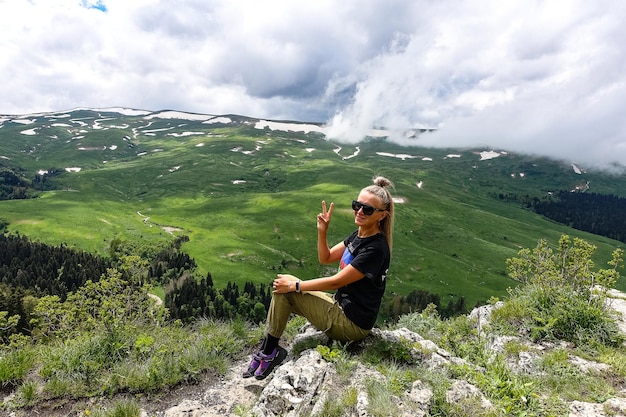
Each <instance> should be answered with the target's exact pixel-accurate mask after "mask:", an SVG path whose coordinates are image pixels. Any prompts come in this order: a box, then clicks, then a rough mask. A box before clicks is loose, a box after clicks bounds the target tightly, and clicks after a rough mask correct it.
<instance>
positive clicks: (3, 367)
mask: <svg viewBox="0 0 626 417" xmlns="http://www.w3.org/2000/svg"><path fill="white" fill-rule="evenodd" d="M34 359H35V354H34V352H33V350H32V349H31V348H30V347H28V346H24V347H20V348H14V347H5V348H2V349H1V350H0V385H2V386H7V385H16V384H18V383H19V382H20V381H21V380H22V379H24V377H25V376H26V374H28V372H29V371H30V369H31V367H32V366H33V363H34Z"/></svg>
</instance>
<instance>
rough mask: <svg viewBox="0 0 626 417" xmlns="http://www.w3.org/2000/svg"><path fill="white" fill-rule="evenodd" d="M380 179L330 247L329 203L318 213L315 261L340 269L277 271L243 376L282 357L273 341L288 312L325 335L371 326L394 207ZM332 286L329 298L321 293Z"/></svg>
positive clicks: (262, 372)
mask: <svg viewBox="0 0 626 417" xmlns="http://www.w3.org/2000/svg"><path fill="white" fill-rule="evenodd" d="M389 186H391V182H390V181H389V180H388V179H387V178H384V177H376V178H374V184H373V185H370V186H368V187H365V188H363V189H362V190H361V192H360V193H359V196H358V199H357V200H354V201H352V209H353V210H354V223H355V224H356V225H357V226H358V229H357V230H355V231H354V232H353V233H352V234H351V235H350V236H348V237H347V238H346V239H344V240H343V241H342V242H339V243H337V244H336V245H335V246H333V247H332V248H330V247H329V246H328V243H327V239H326V235H327V232H328V226H329V224H330V220H331V216H332V213H333V209H334V206H335V205H334V203H331V204H330V207H328V210H327V207H326V202H325V201H322V212H321V213H320V214H318V215H317V253H318V258H319V261H320V263H322V264H330V263H333V262H338V261H340V264H339V271H338V272H337V273H336V274H335V275H333V276H329V277H322V278H316V279H311V280H306V281H302V280H300V279H298V278H297V277H295V276H293V275H288V274H278V277H277V278H276V279H275V280H274V284H273V287H274V292H273V297H272V302H271V303H270V308H269V311H268V314H267V331H266V333H267V335H266V338H265V342H264V344H263V347H262V349H261V351H260V352H258V353H257V354H255V355H253V357H252V360H251V362H250V365H249V367H248V369H247V370H246V372H245V373H244V374H243V376H244V378H248V377H251V376H255V377H256V378H257V379H263V378H265V377H266V376H267V375H269V373H270V372H271V371H272V369H273V368H274V367H275V366H276V365H278V364H279V363H280V362H282V361H283V359H285V357H286V355H287V352H286V351H285V349H283V348H282V347H280V346H279V345H278V342H279V340H280V337H281V335H282V334H283V331H284V330H285V326H286V325H287V321H288V320H289V317H290V316H291V313H296V314H299V315H301V316H304V317H305V318H306V319H307V320H308V321H309V322H310V323H311V324H312V325H313V326H315V327H316V328H317V329H319V330H321V331H323V332H325V333H326V334H327V335H328V337H329V338H330V339H333V340H339V341H342V342H348V341H359V340H361V339H363V338H364V337H365V336H367V335H368V334H369V332H370V330H371V329H372V327H374V323H375V322H376V317H377V316H378V310H379V309H380V304H381V300H382V297H383V294H384V292H385V283H386V282H385V279H386V275H387V270H388V268H389V261H390V258H391V246H392V230H393V217H394V207H393V200H392V198H391V194H390V193H389V191H388V189H387V188H388V187H389ZM328 290H337V292H336V293H335V295H334V297H333V296H332V295H330V294H328V293H326V292H324V291H328Z"/></svg>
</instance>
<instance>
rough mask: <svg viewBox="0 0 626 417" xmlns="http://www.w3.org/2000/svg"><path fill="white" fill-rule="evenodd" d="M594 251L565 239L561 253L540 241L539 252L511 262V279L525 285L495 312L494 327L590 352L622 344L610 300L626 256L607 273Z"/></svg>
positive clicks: (612, 262) (524, 251)
mask: <svg viewBox="0 0 626 417" xmlns="http://www.w3.org/2000/svg"><path fill="white" fill-rule="evenodd" d="M595 249H596V248H595V246H593V245H591V244H590V243H588V242H586V241H584V240H582V239H579V238H575V239H574V240H573V241H571V240H570V239H569V237H568V236H567V235H563V236H562V237H561V239H560V240H559V246H558V248H557V250H553V249H552V248H550V247H549V246H548V243H547V242H546V241H545V240H540V241H539V243H538V244H537V247H536V248H535V249H533V250H530V249H522V250H521V251H519V253H518V255H519V256H518V257H517V258H511V259H508V260H507V265H508V267H509V274H510V276H511V278H513V279H515V280H518V281H520V282H521V283H522V284H524V285H522V286H520V287H517V288H515V289H513V290H511V291H510V292H511V295H512V299H511V300H510V301H508V302H506V303H505V307H504V308H502V309H500V311H498V310H496V311H495V312H494V315H493V317H492V319H493V321H494V323H495V325H496V326H498V325H499V324H498V322H499V323H500V326H502V322H508V323H509V325H511V326H515V325H521V326H522V327H523V328H525V329H526V330H527V331H528V333H529V334H530V335H531V336H532V337H533V339H534V340H542V339H547V340H565V341H568V342H572V343H574V344H576V345H577V346H587V347H588V348H591V349H597V348H598V347H599V346H601V345H606V346H619V345H621V344H622V342H623V341H624V337H623V335H622V334H621V333H620V332H619V329H618V327H617V325H616V323H615V320H614V319H613V317H612V315H611V314H610V307H609V306H608V305H607V303H606V302H605V301H606V291H607V290H608V289H610V288H612V287H613V285H615V282H616V281H617V279H618V278H619V272H618V269H619V268H621V267H622V263H623V259H622V257H623V251H622V250H621V249H616V250H615V251H614V252H613V258H612V259H611V260H610V261H609V262H608V265H609V268H608V269H600V270H598V271H594V269H593V267H594V263H593V261H592V260H591V256H592V255H593V253H594V252H595Z"/></svg>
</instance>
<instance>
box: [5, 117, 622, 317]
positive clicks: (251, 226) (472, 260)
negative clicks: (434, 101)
mask: <svg viewBox="0 0 626 417" xmlns="http://www.w3.org/2000/svg"><path fill="white" fill-rule="evenodd" d="M380 134H381V132H372V137H370V138H368V139H367V140H365V141H364V142H362V143H360V144H358V145H346V144H338V143H333V142H330V141H327V140H326V139H325V137H324V129H323V126H321V125H319V124H314V123H298V122H290V121H284V122H277V121H267V120H259V119H254V118H248V117H243V116H236V115H220V116H212V115H198V114H189V113H181V112H176V111H161V112H154V113H151V112H146V111H141V110H129V109H101V110H92V109H77V110H72V111H68V112H62V113H49V114H39V115H27V116H19V117H16V116H0V146H1V147H0V158H2V161H3V163H5V164H9V165H11V166H19V167H21V168H23V169H24V170H25V171H26V172H30V173H32V175H33V176H34V175H35V174H36V173H37V172H42V173H43V172H45V171H50V170H56V171H62V172H64V174H63V175H62V176H60V177H56V178H54V182H55V184H56V187H57V189H56V190H55V191H51V192H45V193H42V194H41V197H40V198H38V199H33V200H19V201H3V202H0V207H1V209H2V210H1V213H2V214H1V215H0V217H2V218H5V219H6V220H7V221H8V222H9V223H10V226H9V230H11V231H19V232H20V233H23V234H26V235H28V236H30V237H31V238H36V239H41V240H42V241H45V242H48V243H52V244H56V243H61V242H65V243H66V244H69V245H75V246H77V247H79V248H81V249H85V250H90V251H95V252H99V253H106V252H107V251H108V248H109V244H110V242H111V241H112V240H113V239H115V238H121V239H129V240H131V239H136V240H140V241H146V242H150V241H152V240H162V239H171V238H172V234H186V235H188V236H189V238H190V240H189V242H187V243H186V244H185V246H184V247H183V248H184V250H185V251H187V252H188V253H189V254H190V255H191V256H192V257H193V258H195V260H196V261H197V263H198V265H199V270H200V273H201V274H203V275H204V274H205V273H206V272H211V274H212V275H213V277H214V280H215V282H216V284H219V283H222V284H225V283H226V282H227V281H236V282H243V281H247V280H252V281H255V282H263V281H268V280H270V279H271V278H272V277H273V276H274V275H275V274H276V273H277V272H278V271H284V270H288V271H289V272H290V273H293V274H295V275H299V276H301V277H302V278H311V277H314V276H319V275H324V274H328V273H332V269H329V268H326V267H322V266H319V265H318V264H317V260H316V254H315V242H314V241H312V240H311V239H314V238H315V215H316V214H317V212H318V211H319V210H320V201H321V200H323V199H324V200H326V201H334V202H335V204H336V208H337V210H336V211H335V215H334V218H333V223H332V225H331V231H330V235H329V239H330V240H332V241H337V240H339V239H342V238H343V237H344V236H345V235H347V234H348V233H349V232H350V231H351V230H352V229H353V227H354V225H353V223H352V213H351V210H350V201H351V200H352V199H353V198H354V197H355V196H356V195H357V193H358V191H359V190H360V189H361V188H362V187H364V186H366V185H368V184H369V183H370V181H371V178H372V176H374V175H376V174H381V175H385V176H387V177H388V178H390V179H391V180H392V181H393V182H394V184H395V190H394V195H395V196H396V198H397V205H396V210H397V218H396V229H395V235H394V253H393V263H392V270H391V273H390V275H389V277H390V281H389V290H390V291H389V292H390V293H400V294H408V293H409V292H410V291H413V290H418V289H423V290H426V291H429V292H433V293H437V294H440V295H441V296H442V298H443V301H444V302H445V300H446V299H447V297H451V298H452V299H454V298H455V297H458V296H460V295H463V296H465V297H466V298H467V301H468V305H470V306H471V305H473V304H474V303H475V302H478V301H483V300H486V299H488V298H489V297H491V296H500V295H502V294H504V293H505V291H506V288H507V287H510V286H513V285H514V283H513V282H512V281H511V280H510V279H509V278H507V276H506V270H505V259H507V258H509V257H512V256H514V255H515V254H516V253H517V251H518V250H519V249H520V248H522V247H533V246H535V244H536V242H537V240H538V239H540V238H547V239H548V240H549V241H551V242H553V243H556V242H557V240H558V237H559V236H560V235H561V234H563V233H566V234H570V235H573V236H579V237H582V238H584V239H586V240H589V241H591V242H593V243H594V244H596V245H597V246H598V256H597V262H598V264H603V263H604V262H605V261H606V260H608V259H609V256H610V253H611V252H612V250H613V249H614V248H615V247H617V246H620V245H621V243H620V242H616V241H612V240H610V239H606V238H603V237H599V236H595V235H591V234H587V233H582V232H578V231H575V230H573V229H571V228H568V227H566V226H562V225H558V224H556V223H554V222H551V221H548V220H546V219H544V218H542V217H540V216H538V215H536V214H534V213H532V212H530V211H528V210H525V209H524V208H523V205H522V203H521V201H522V200H523V198H525V197H526V196H529V197H541V196H544V195H545V194H546V193H549V192H553V191H556V190H573V189H575V188H576V187H577V186H580V185H581V184H585V185H587V184H588V185H589V187H590V189H591V190H592V191H594V192H597V193H612V194H615V195H622V196H623V195H624V193H625V192H626V176H624V175H620V176H618V175H611V174H607V173H603V172H592V171H585V170H584V169H583V168H581V167H579V166H576V165H572V164H564V163H561V162H558V161H553V160H548V159H545V158H534V157H531V156H527V155H517V154H512V153H507V152H504V151H495V150H492V149H463V150H460V149H432V148H421V147H401V146H399V145H395V144H392V143H388V142H386V141H385V140H384V139H383V138H380V137H379V135H380ZM422 134H428V133H422ZM416 143H419V136H418V137H417V139H416ZM618 288H621V289H624V288H626V284H625V283H623V282H620V283H618Z"/></svg>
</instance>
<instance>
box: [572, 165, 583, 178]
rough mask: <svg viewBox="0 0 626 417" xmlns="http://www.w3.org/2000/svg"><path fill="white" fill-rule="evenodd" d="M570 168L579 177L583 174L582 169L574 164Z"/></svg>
mask: <svg viewBox="0 0 626 417" xmlns="http://www.w3.org/2000/svg"><path fill="white" fill-rule="evenodd" d="M572 168H573V169H574V172H575V173H577V174H579V175H580V174H582V173H583V171H582V169H580V168H579V167H578V166H577V165H576V164H572Z"/></svg>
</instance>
